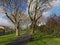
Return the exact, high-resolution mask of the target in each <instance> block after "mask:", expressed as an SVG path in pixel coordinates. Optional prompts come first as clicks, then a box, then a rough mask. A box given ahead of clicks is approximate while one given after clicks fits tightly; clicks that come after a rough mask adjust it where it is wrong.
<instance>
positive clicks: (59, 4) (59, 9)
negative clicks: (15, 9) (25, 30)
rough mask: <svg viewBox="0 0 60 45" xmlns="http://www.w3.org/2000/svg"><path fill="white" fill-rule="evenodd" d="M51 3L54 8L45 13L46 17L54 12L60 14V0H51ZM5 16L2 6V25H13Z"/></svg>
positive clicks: (0, 21) (0, 11) (0, 16)
mask: <svg viewBox="0 0 60 45" xmlns="http://www.w3.org/2000/svg"><path fill="white" fill-rule="evenodd" d="M51 5H52V6H53V8H52V9H50V10H48V11H46V12H44V13H43V15H44V16H45V17H47V16H49V15H50V14H52V13H55V14H60V0H54V1H53V2H51ZM4 17H5V16H4V14H3V13H2V8H1V7H0V25H10V26H11V24H10V23H8V20H7V19H6V18H4Z"/></svg>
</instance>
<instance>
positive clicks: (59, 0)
mask: <svg viewBox="0 0 60 45" xmlns="http://www.w3.org/2000/svg"><path fill="white" fill-rule="evenodd" d="M51 5H52V6H53V7H55V6H58V5H60V0H53V1H52V2H51Z"/></svg>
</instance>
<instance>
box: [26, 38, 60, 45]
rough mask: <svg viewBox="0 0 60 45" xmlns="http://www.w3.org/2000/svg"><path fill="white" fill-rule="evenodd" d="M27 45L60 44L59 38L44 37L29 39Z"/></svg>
mask: <svg viewBox="0 0 60 45" xmlns="http://www.w3.org/2000/svg"><path fill="white" fill-rule="evenodd" d="M27 45H60V38H44V39H41V40H35V41H31V42H29V43H28V44H27Z"/></svg>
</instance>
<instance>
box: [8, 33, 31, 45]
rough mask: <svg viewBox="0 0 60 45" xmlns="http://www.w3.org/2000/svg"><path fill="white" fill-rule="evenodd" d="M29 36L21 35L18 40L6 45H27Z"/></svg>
mask: <svg viewBox="0 0 60 45" xmlns="http://www.w3.org/2000/svg"><path fill="white" fill-rule="evenodd" d="M29 39H30V36H29V35H28V34H25V35H23V36H22V37H21V38H20V39H18V40H16V41H14V42H12V43H10V44H8V45H27V42H28V41H29Z"/></svg>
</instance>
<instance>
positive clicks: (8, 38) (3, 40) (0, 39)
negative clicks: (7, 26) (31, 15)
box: [0, 31, 25, 45]
mask: <svg viewBox="0 0 60 45" xmlns="http://www.w3.org/2000/svg"><path fill="white" fill-rule="evenodd" d="M24 33H25V31H21V32H20V35H21V36H22V35H23V34H24ZM17 38H18V37H16V35H15V33H14V34H9V35H3V36H0V45H6V44H8V43H11V42H13V41H14V40H16V39H17Z"/></svg>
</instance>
